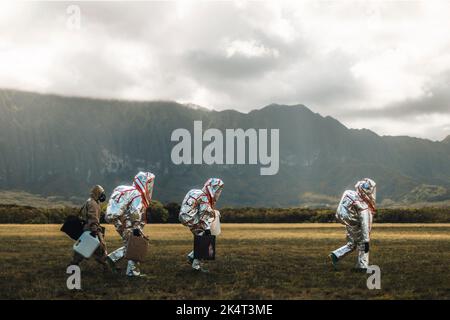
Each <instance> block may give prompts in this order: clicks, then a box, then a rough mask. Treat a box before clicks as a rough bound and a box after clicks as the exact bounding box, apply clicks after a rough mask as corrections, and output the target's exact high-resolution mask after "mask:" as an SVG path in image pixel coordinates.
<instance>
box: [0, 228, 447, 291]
mask: <svg viewBox="0 0 450 320" xmlns="http://www.w3.org/2000/svg"><path fill="white" fill-rule="evenodd" d="M146 234H148V235H149V236H150V238H151V249H150V251H149V253H148V255H147V260H146V261H145V263H143V267H142V268H143V271H144V272H145V273H146V274H147V275H148V279H128V278H126V277H125V276H123V275H112V274H107V275H104V274H102V272H101V268H100V267H99V266H98V265H97V264H96V263H95V261H91V260H92V259H91V260H89V261H85V262H84V263H83V264H82V290H80V291H76V290H74V291H70V290H68V289H67V287H66V279H67V276H68V275H67V274H66V273H65V271H66V265H67V264H68V262H69V261H70V258H71V254H72V250H71V246H72V243H73V242H72V240H70V239H69V238H68V237H67V236H65V235H64V234H62V233H61V232H60V231H59V225H0V298H1V299H449V298H450V269H449V262H450V224H426V225H419V224H397V225H392V224H378V225H375V226H374V229H373V232H372V243H371V264H376V265H378V266H380V268H381V273H382V274H381V290H368V289H367V287H366V279H367V276H368V275H366V274H358V273H353V272H351V268H352V267H353V265H354V263H355V259H356V257H355V254H352V255H351V256H348V257H347V258H346V259H345V260H343V261H342V262H341V265H340V268H339V270H337V271H334V270H333V268H332V267H331V266H330V264H329V262H328V259H327V255H328V253H329V252H330V250H332V249H334V248H336V247H338V246H340V245H342V244H344V242H345V237H344V229H343V227H342V226H340V225H338V224H225V225H223V226H222V235H221V236H220V237H219V238H218V239H217V259H216V261H213V262H209V263H208V269H209V270H210V273H209V274H198V273H195V272H193V271H191V270H190V266H189V265H188V264H187V262H186V259H185V254H186V253H187V252H188V251H189V250H190V249H191V246H192V237H191V234H190V232H189V231H188V230H187V229H186V228H184V227H182V226H179V225H148V226H146ZM106 239H107V241H108V247H109V249H115V248H117V247H118V246H119V245H120V241H119V238H118V236H117V235H116V233H115V231H114V230H113V228H111V227H110V226H108V229H107V233H106Z"/></svg>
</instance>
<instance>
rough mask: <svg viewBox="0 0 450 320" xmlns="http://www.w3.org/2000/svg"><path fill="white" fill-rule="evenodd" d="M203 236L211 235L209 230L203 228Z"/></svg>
mask: <svg viewBox="0 0 450 320" xmlns="http://www.w3.org/2000/svg"><path fill="white" fill-rule="evenodd" d="M203 235H204V236H210V235H211V230H209V229H208V230H205V232H204V233H203Z"/></svg>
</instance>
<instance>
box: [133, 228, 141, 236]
mask: <svg viewBox="0 0 450 320" xmlns="http://www.w3.org/2000/svg"><path fill="white" fill-rule="evenodd" d="M133 235H134V236H135V237H139V236H141V230H139V229H138V228H136V229H133Z"/></svg>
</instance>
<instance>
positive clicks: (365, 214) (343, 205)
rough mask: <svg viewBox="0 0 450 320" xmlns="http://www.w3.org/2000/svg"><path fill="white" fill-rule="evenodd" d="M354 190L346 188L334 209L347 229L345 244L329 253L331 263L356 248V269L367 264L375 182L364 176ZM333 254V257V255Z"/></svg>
mask: <svg viewBox="0 0 450 320" xmlns="http://www.w3.org/2000/svg"><path fill="white" fill-rule="evenodd" d="M355 189H356V191H353V190H346V191H345V192H344V194H343V196H342V198H341V201H340V202H339V206H338V208H337V210H336V219H337V220H338V221H339V222H340V223H342V224H343V225H345V227H346V229H347V244H346V245H345V246H342V247H340V248H339V249H336V250H334V251H333V252H332V254H331V259H332V260H333V263H335V262H337V261H338V260H339V259H341V258H343V257H344V256H346V255H347V254H349V253H350V252H352V251H353V250H355V249H356V248H358V261H357V264H356V268H357V269H367V267H368V266H369V242H370V231H371V228H372V218H373V214H374V213H375V199H376V184H375V181H373V180H371V179H369V178H365V179H363V180H361V181H359V182H358V183H357V184H356V185H355ZM333 255H334V257H333Z"/></svg>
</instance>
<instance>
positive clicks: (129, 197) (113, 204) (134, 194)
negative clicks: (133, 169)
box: [105, 172, 155, 276]
mask: <svg viewBox="0 0 450 320" xmlns="http://www.w3.org/2000/svg"><path fill="white" fill-rule="evenodd" d="M154 180H155V175H154V174H153V173H151V172H139V173H138V174H137V175H136V176H135V177H134V180H133V185H132V186H118V187H117V188H115V189H114V191H113V193H112V195H111V198H110V200H109V202H108V207H107V209H106V215H105V219H106V221H107V222H109V223H113V224H114V226H115V227H116V230H117V232H118V233H119V235H120V236H121V237H122V240H123V243H124V246H123V247H120V248H119V249H117V250H115V251H113V252H111V253H110V254H109V255H108V259H109V262H110V263H111V262H112V263H113V264H115V263H117V262H118V261H119V260H120V259H122V258H123V257H124V255H125V252H126V247H127V244H128V239H129V236H130V235H131V234H132V233H133V230H134V229H138V230H139V231H140V232H141V233H142V234H143V232H142V231H143V228H144V225H145V222H146V216H145V211H146V209H147V207H148V205H149V203H150V201H151V198H152V192H153V184H154ZM126 273H127V275H128V276H139V275H140V270H139V262H137V261H132V260H129V261H128V266H127V271H126Z"/></svg>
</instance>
